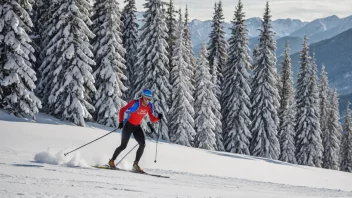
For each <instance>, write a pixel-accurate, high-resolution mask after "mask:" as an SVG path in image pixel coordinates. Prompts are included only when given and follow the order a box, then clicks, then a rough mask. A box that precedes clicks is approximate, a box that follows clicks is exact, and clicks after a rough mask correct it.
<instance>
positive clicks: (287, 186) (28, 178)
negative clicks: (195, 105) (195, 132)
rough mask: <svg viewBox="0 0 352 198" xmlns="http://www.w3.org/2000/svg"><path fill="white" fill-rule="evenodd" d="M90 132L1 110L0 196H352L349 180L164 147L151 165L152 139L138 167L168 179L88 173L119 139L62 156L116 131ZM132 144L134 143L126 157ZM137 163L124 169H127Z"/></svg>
mask: <svg viewBox="0 0 352 198" xmlns="http://www.w3.org/2000/svg"><path fill="white" fill-rule="evenodd" d="M88 125H89V127H85V128H82V127H77V126H73V125H71V124H69V123H66V122H63V121H60V120H57V119H55V118H52V117H50V116H47V115H44V114H39V115H38V117H37V121H36V122H33V121H30V120H25V119H21V118H16V117H13V116H10V115H8V114H5V113H4V112H2V111H0V128H1V133H0V136H1V138H0V177H1V179H0V197H129V198H131V197H163V198H165V197H249V198H252V197H261V198H265V197H268V198H269V197H270V198H273V197H274V198H275V197H277V198H282V197H292V198H293V197H352V192H351V191H352V176H351V174H350V173H344V172H340V171H331V170H325V169H319V168H312V167H305V166H299V165H293V164H288V163H283V162H280V161H274V160H268V159H264V158H256V157H251V156H245V155H237V154H230V153H225V152H214V151H208V150H201V149H196V148H188V147H184V146H179V145H173V144H169V143H159V145H158V157H157V163H154V157H155V141H153V140H148V141H147V147H146V149H145V154H144V156H143V157H142V161H141V162H140V165H141V167H142V168H144V169H145V171H148V172H151V173H157V174H162V175H167V176H170V179H165V178H156V177H151V176H147V175H139V174H134V173H129V172H122V171H112V170H100V169H95V168H91V167H90V165H98V164H104V163H106V162H107V161H108V159H109V157H111V155H112V152H113V150H114V149H115V147H116V146H118V145H119V142H120V133H113V134H111V135H109V136H107V137H104V138H103V139H101V140H99V141H97V142H94V143H92V144H91V145H88V146H86V147H84V148H82V149H80V150H79V151H77V152H75V153H72V154H70V155H68V156H66V157H65V156H64V155H63V153H64V152H67V151H69V150H71V149H74V148H76V147H78V146H81V145H83V144H85V143H87V142H89V141H91V140H93V139H96V138H98V137H100V136H102V135H104V134H106V133H107V132H108V131H109V130H111V128H106V127H103V126H100V125H97V124H94V123H89V124H88ZM135 144H136V142H135V141H134V140H133V139H131V140H130V143H129V145H128V147H127V149H126V150H125V151H124V152H123V154H125V153H127V151H128V150H129V149H131V148H132V147H133V146H134V145H135ZM134 156H135V152H134V151H133V152H132V153H131V154H130V155H129V156H128V157H127V158H126V159H125V160H124V161H123V162H122V164H120V167H123V168H130V167H131V165H132V162H133V160H134ZM120 157H121V156H120ZM119 159H120V158H118V159H117V160H119Z"/></svg>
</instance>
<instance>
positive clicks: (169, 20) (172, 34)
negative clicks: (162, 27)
mask: <svg viewBox="0 0 352 198" xmlns="http://www.w3.org/2000/svg"><path fill="white" fill-rule="evenodd" d="M165 19H166V25H167V30H168V31H167V35H168V36H167V39H166V41H167V44H168V52H169V54H168V55H169V56H168V58H169V65H168V70H169V71H171V70H172V55H173V53H174V47H175V45H176V40H177V37H178V35H176V32H178V30H176V28H177V26H178V22H177V20H176V10H175V7H174V1H173V0H169V3H167V8H166V18H165Z"/></svg>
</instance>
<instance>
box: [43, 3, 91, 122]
mask: <svg viewBox="0 0 352 198" xmlns="http://www.w3.org/2000/svg"><path fill="white" fill-rule="evenodd" d="M59 5H60V7H59V9H57V11H56V12H57V13H53V14H54V15H55V16H57V17H58V19H59V20H58V22H57V23H56V26H55V27H56V32H55V35H54V36H53V37H52V39H51V40H50V42H49V44H48V45H49V46H51V47H50V48H49V49H48V53H50V52H55V54H54V56H53V58H54V60H51V61H50V62H51V63H53V64H54V65H56V67H54V68H55V69H54V70H53V73H52V80H53V82H52V87H51V91H50V96H49V103H50V104H51V105H52V109H51V112H50V113H51V114H53V115H54V116H56V117H58V118H60V119H64V120H69V121H72V122H73V123H75V124H77V125H80V126H84V125H85V121H84V120H85V119H91V118H92V116H91V114H90V113H89V111H94V106H93V105H92V104H90V103H89V102H88V99H89V98H87V96H88V93H90V92H93V93H94V92H95V91H96V89H95V86H94V77H93V75H92V68H91V67H92V66H93V65H95V62H94V60H93V59H92V57H93V56H94V55H93V53H92V51H91V48H92V46H91V45H90V39H91V38H93V37H94V34H93V33H92V32H91V31H90V29H89V28H88V26H87V25H91V24H92V22H91V21H90V19H89V10H90V4H89V2H88V1H86V0H61V1H60V4H59ZM53 43H56V45H54V44H53Z"/></svg>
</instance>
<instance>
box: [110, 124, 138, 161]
mask: <svg viewBox="0 0 352 198" xmlns="http://www.w3.org/2000/svg"><path fill="white" fill-rule="evenodd" d="M132 130H133V127H132V126H131V124H130V123H128V122H126V124H125V126H124V127H123V129H122V135H121V136H122V137H121V145H120V146H119V147H117V148H116V150H115V152H114V155H113V156H112V158H111V160H112V161H115V160H116V158H117V156H118V155H119V154H120V153H121V151H123V150H125V148H126V147H127V144H128V141H129V140H130V137H131V133H132Z"/></svg>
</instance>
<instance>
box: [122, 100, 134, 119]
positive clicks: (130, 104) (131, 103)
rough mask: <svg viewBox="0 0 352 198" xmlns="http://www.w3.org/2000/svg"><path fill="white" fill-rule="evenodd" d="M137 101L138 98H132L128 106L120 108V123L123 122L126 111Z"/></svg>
mask: <svg viewBox="0 0 352 198" xmlns="http://www.w3.org/2000/svg"><path fill="white" fill-rule="evenodd" d="M135 102H136V100H132V101H131V102H129V103H128V104H127V105H126V106H124V107H122V108H121V109H120V113H119V122H120V123H121V122H123V116H124V114H125V112H126V111H127V109H128V108H130V107H132V106H133V105H134V103H135Z"/></svg>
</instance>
